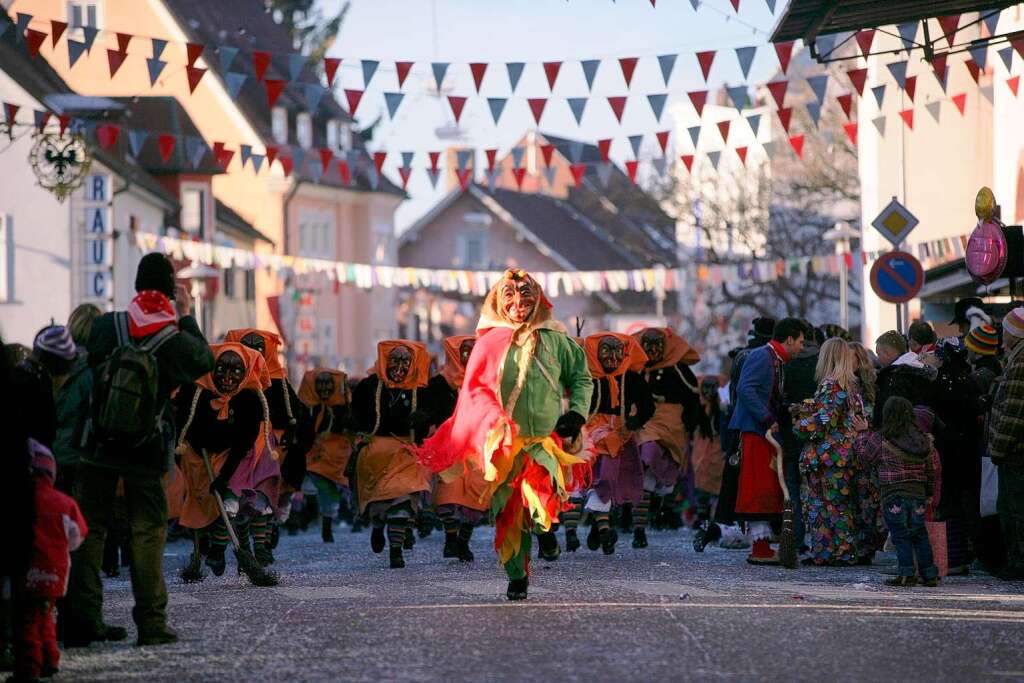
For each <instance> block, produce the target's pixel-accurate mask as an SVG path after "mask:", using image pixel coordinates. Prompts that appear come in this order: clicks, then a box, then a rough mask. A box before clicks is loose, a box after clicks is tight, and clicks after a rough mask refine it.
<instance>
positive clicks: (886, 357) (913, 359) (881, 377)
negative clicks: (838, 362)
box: [871, 330, 937, 429]
mask: <svg viewBox="0 0 1024 683" xmlns="http://www.w3.org/2000/svg"><path fill="white" fill-rule="evenodd" d="M875 354H876V355H877V356H878V361H879V362H880V363H881V364H882V369H881V370H879V371H878V379H877V387H878V391H877V395H876V397H875V410H874V415H873V417H872V420H871V424H872V426H873V427H874V428H875V429H878V428H879V427H881V426H882V407H883V406H884V405H885V402H886V401H888V400H889V398H890V397H891V396H902V397H903V398H905V399H907V400H908V401H910V403H911V404H912V405H915V406H921V405H923V406H930V405H931V403H932V400H931V398H932V383H933V382H934V380H935V376H936V374H937V373H936V370H935V368H933V367H931V366H929V365H925V364H924V363H922V362H921V360H920V359H919V358H918V357H917V354H916V353H914V352H912V351H908V350H907V340H906V339H905V338H904V337H903V335H902V334H900V333H899V332H897V331H895V330H889V331H888V332H886V333H885V334H883V335H882V336H880V337H879V338H878V339H877V341H875Z"/></svg>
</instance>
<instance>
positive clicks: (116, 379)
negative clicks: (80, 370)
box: [92, 312, 178, 448]
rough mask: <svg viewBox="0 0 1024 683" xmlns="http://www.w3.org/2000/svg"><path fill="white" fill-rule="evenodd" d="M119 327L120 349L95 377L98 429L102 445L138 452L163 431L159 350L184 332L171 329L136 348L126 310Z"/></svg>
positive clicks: (95, 430)
mask: <svg viewBox="0 0 1024 683" xmlns="http://www.w3.org/2000/svg"><path fill="white" fill-rule="evenodd" d="M114 329H115V330H116V332H117V347H116V348H115V349H114V350H113V351H112V352H111V354H110V355H109V356H107V358H106V360H104V361H103V362H102V363H101V364H100V365H99V367H97V368H96V373H95V376H94V383H93V400H92V431H93V435H94V437H95V439H96V443H97V444H99V445H107V446H114V447H118V448H133V447H136V446H139V445H141V444H143V443H145V442H146V441H148V440H149V439H150V438H151V437H152V436H153V435H154V434H155V433H157V432H158V431H159V428H160V421H161V420H162V418H163V415H162V412H163V411H162V406H161V405H160V400H159V396H158V391H159V384H160V382H159V380H160V375H159V373H158V372H157V358H156V351H157V350H158V349H159V348H160V347H161V346H163V345H164V344H165V343H166V342H167V341H168V340H169V339H170V338H171V337H173V336H174V335H176V334H177V333H178V330H177V328H176V327H175V326H174V325H167V326H166V327H164V328H163V329H161V330H160V331H159V332H157V333H156V334H153V335H151V336H149V337H146V339H144V340H143V341H142V343H140V344H136V343H135V342H133V341H132V338H131V336H130V335H129V332H128V314H127V313H124V312H121V313H115V314H114Z"/></svg>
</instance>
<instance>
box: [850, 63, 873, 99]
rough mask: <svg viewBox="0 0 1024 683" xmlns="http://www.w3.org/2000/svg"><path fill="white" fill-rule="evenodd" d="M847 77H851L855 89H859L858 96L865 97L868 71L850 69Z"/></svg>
mask: <svg viewBox="0 0 1024 683" xmlns="http://www.w3.org/2000/svg"><path fill="white" fill-rule="evenodd" d="M846 75H847V76H849V77H850V82H851V83H853V87H854V88H856V89H857V94H858V95H860V96H861V97H864V82H865V81H866V80H867V78H868V70H867V69H850V70H849V71H847V72H846Z"/></svg>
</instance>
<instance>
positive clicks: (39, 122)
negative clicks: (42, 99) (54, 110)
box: [32, 109, 50, 130]
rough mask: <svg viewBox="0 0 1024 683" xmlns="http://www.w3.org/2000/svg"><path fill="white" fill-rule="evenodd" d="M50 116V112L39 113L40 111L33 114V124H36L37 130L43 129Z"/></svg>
mask: <svg viewBox="0 0 1024 683" xmlns="http://www.w3.org/2000/svg"><path fill="white" fill-rule="evenodd" d="M49 116H50V114H49V112H45V111H39V110H38V109H36V110H35V111H33V112H32V122H33V123H34V124H35V127H36V130H41V129H42V127H43V125H44V123H43V122H44V121H46V119H47V118H49Z"/></svg>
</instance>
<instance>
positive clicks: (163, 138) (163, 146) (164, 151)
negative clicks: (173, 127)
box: [156, 133, 178, 164]
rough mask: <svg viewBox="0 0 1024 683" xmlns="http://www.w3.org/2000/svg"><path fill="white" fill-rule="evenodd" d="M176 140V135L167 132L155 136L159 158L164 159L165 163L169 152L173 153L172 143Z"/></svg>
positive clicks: (169, 154)
mask: <svg viewBox="0 0 1024 683" xmlns="http://www.w3.org/2000/svg"><path fill="white" fill-rule="evenodd" d="M177 141H178V139H177V138H176V137H174V136H173V135H169V134H167V133H161V135H160V137H158V138H157V140H156V142H157V149H159V150H160V158H161V159H163V160H164V163H165V164H166V163H167V162H168V161H169V160H170V158H171V154H173V153H174V145H175V143H177Z"/></svg>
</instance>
